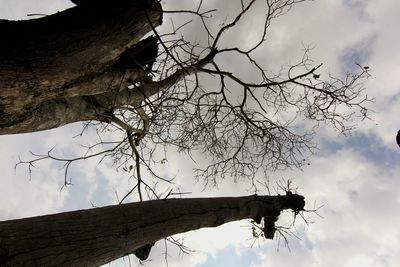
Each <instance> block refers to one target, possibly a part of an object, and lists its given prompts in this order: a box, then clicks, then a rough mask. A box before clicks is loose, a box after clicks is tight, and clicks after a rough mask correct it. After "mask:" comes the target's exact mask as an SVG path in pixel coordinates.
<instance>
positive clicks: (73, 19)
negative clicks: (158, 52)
mask: <svg viewBox="0 0 400 267" xmlns="http://www.w3.org/2000/svg"><path fill="white" fill-rule="evenodd" d="M79 2H82V3H83V4H82V5H81V6H77V7H74V8H71V9H68V10H66V11H63V12H60V13H57V14H54V15H51V16H47V17H44V18H41V19H34V20H28V21H6V20H0V31H1V33H2V41H1V42H0V134H12V133H22V132H32V131H38V130H44V129H49V128H53V127H58V126H61V125H64V124H67V123H71V122H74V121H83V120H88V119H94V118H96V117H94V115H93V114H97V113H96V110H94V109H93V106H91V105H88V103H87V101H86V100H87V98H79V97H82V96H93V95H101V94H109V93H110V92H114V94H115V92H119V91H120V88H126V86H125V85H126V81H125V80H123V78H124V77H125V76H126V73H124V70H121V69H120V68H118V67H117V66H115V64H114V63H115V61H116V60H117V59H118V58H119V57H120V55H121V54H122V53H123V52H124V51H125V50H126V49H127V47H131V46H132V45H133V44H135V43H137V42H138V41H139V40H140V39H141V38H142V37H143V36H144V35H145V34H147V33H149V32H150V31H151V30H152V27H151V24H152V25H153V26H158V25H160V24H161V22H162V9H161V5H160V3H159V2H158V1H157V0H119V1H115V0H102V1H95V2H91V3H90V1H85V0H80V1H79ZM85 2H88V3H89V4H84V3H85ZM148 18H149V19H148ZM149 20H150V21H149ZM134 75H138V74H137V73H136V74H134ZM125 94H126V93H125ZM96 108H99V107H96Z"/></svg>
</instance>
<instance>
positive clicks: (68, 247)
mask: <svg viewBox="0 0 400 267" xmlns="http://www.w3.org/2000/svg"><path fill="white" fill-rule="evenodd" d="M303 208H304V198H303V197H302V196H300V195H296V194H290V195H286V196H257V195H253V196H247V197H236V198H232V197H228V198H193V199H168V200H155V201H146V202H140V203H131V204H124V205H116V206H108V207H103V208H95V209H90V210H80V211H73V212H66V213H60V214H55V215H47V216H40V217H33V218H26V219H19V220H10V221H5V222H0V265H1V266H75V267H78V266H98V265H101V264H105V263H107V262H110V261H112V260H114V259H117V258H119V257H122V256H124V255H127V254H130V253H132V252H133V251H135V250H136V249H138V248H140V247H142V246H144V245H146V244H149V243H152V242H155V241H157V240H159V239H162V238H164V237H167V236H170V235H173V234H177V233H183V232H187V231H190V230H195V229H199V228H202V227H216V226H218V225H221V224H224V223H226V222H230V221H236V220H241V219H246V218H255V217H269V216H270V217H276V216H278V215H279V213H280V211H282V210H284V209H292V210H294V211H300V210H303Z"/></svg>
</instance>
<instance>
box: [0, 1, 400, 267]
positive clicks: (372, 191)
mask: <svg viewBox="0 0 400 267" xmlns="http://www.w3.org/2000/svg"><path fill="white" fill-rule="evenodd" d="M182 2H183V1H168V0H165V1H163V5H165V6H166V7H168V9H173V8H184V7H182V5H183V4H182ZM189 2H190V1H185V3H186V4H187V5H188V6H190V4H189ZM227 2H228V1H207V2H206V4H207V6H210V7H214V6H215V7H216V8H219V9H220V10H225V12H230V8H232V5H229V6H227V5H226V3H227ZM71 6H72V4H71V3H70V2H68V1H67V0H41V1H38V0H30V1H26V0H25V1H23V0H0V18H2V19H28V17H27V16H26V14H29V13H44V14H52V13H55V12H57V11H61V10H63V9H66V8H69V7H71ZM398 10H400V2H399V1H396V0H385V1H371V0H364V1H362V0H316V1H310V2H306V3H301V4H299V5H296V6H295V7H293V9H292V10H291V11H290V12H289V13H288V14H286V15H285V16H282V17H281V18H279V19H277V20H276V21H274V22H273V24H272V25H271V28H270V32H269V36H270V38H269V39H268V42H267V45H266V47H265V51H264V52H265V61H267V62H268V65H270V66H271V68H274V67H279V66H280V65H281V64H286V63H288V62H291V61H292V60H294V61H295V60H296V59H298V58H299V57H301V55H302V48H303V46H304V45H310V46H312V47H313V50H312V58H313V59H314V60H315V62H316V63H317V64H319V63H320V62H323V63H324V67H323V70H322V71H321V76H322V77H323V76H324V75H327V74H328V73H343V72H346V71H348V70H352V68H354V63H355V62H357V63H360V64H361V65H368V66H370V67H371V75H372V78H371V79H370V80H369V81H368V82H367V83H366V85H365V87H366V89H367V94H368V95H369V96H371V97H374V98H375V103H373V104H371V105H370V108H371V110H372V111H373V113H372V114H371V117H372V120H364V121H362V122H355V123H356V124H357V128H356V129H355V130H354V131H353V132H352V133H351V134H349V135H346V136H343V135H340V134H339V133H338V132H337V131H335V130H334V129H333V128H332V127H329V126H325V125H321V127H320V129H318V131H317V135H316V137H315V140H316V141H317V143H318V150H317V151H316V152H315V154H314V155H313V156H312V157H311V158H310V159H309V162H310V165H307V166H305V167H304V168H303V169H301V170H298V169H294V170H286V171H282V172H279V173H271V174H270V178H271V180H272V181H282V179H291V180H293V184H294V186H295V187H297V191H298V193H300V194H302V195H304V196H305V197H306V199H307V207H308V208H310V209H311V208H313V206H314V203H316V205H317V206H320V205H323V207H322V208H321V209H320V210H319V212H318V213H319V214H320V215H321V216H322V217H319V216H316V215H313V214H309V215H310V216H311V219H310V220H311V221H313V222H314V223H312V224H309V225H305V224H304V223H302V222H301V220H297V221H296V228H295V229H296V231H297V232H296V235H297V237H298V238H295V237H289V246H290V249H288V248H287V247H285V245H284V244H282V242H281V243H278V241H277V240H273V241H270V240H260V241H256V242H254V240H253V239H252V235H251V229H250V224H249V222H248V221H246V220H244V221H240V222H234V223H229V224H226V225H223V226H221V227H218V228H214V229H202V230H197V231H192V232H189V233H186V234H184V235H179V236H178V237H177V238H184V241H185V245H186V246H187V247H189V248H191V249H192V250H194V252H192V253H191V255H181V254H179V251H178V249H177V248H176V247H174V246H172V245H169V246H168V255H169V257H168V266H189V267H206V266H207V267H216V266H232V267H238V266H243V267H272V266H274V267H281V266H297V267H305V266H307V267H314V266H326V267H330V266H332V267H333V266H351V267H358V266H360V267H361V266H363V267H367V266H371V267H372V266H377V267H385V266H400V254H399V253H398V251H399V250H400V229H399V227H397V226H398V225H400V208H399V206H400V193H399V190H398V188H399V187H400V179H399V173H400V164H399V163H400V148H399V147H397V145H396V143H395V136H396V133H397V131H398V130H399V129H400V118H399V115H398V114H400V64H399V63H398V62H400V53H399V52H398V47H400V34H399V31H398V26H399V25H400V17H399V16H398ZM255 12H256V11H255ZM222 13H223V12H222ZM254 18H256V16H254ZM165 21H168V20H166V19H164V22H165ZM248 23H249V24H245V25H243V29H241V30H240V31H239V32H237V33H235V34H240V38H238V37H237V35H236V36H231V37H229V36H228V38H227V39H226V40H225V41H226V42H233V41H235V40H237V39H240V40H242V41H243V43H246V42H247V41H249V42H251V40H252V38H254V36H255V34H256V33H255V32H254V31H253V30H252V29H253V28H254V27H255V26H254V25H256V24H257V21H256V20H255V19H253V20H251V19H250V20H249V22H248ZM193 24H194V26H193V27H196V23H193ZM246 25H247V26H246ZM196 33H197V32H196V31H193V29H192V30H188V34H192V37H193V39H196V38H201V37H199V36H196ZM262 56H263V54H262V53H261V54H260V57H262ZM81 128H82V125H81V124H80V123H77V124H73V125H68V126H64V127H61V128H58V129H54V130H49V131H44V132H38V133H31V134H20V135H15V136H0V151H1V153H0V168H1V170H2V175H1V176H0V180H1V187H0V220H7V219H15V218H23V217H28V216H35V215H41V214H50V213H56V212H60V211H68V210H77V209H84V208H90V207H92V205H96V206H102V205H110V204H116V203H117V199H116V196H115V192H117V193H118V195H120V196H121V195H123V194H124V192H127V190H129V189H130V188H129V185H131V183H130V182H131V181H129V180H128V179H127V177H126V175H125V174H124V173H123V172H122V171H119V172H116V171H115V170H114V168H113V166H112V165H111V163H110V162H107V161H105V162H103V163H102V164H98V161H95V160H94V161H87V162H84V163H76V164H74V165H73V166H71V171H70V175H71V177H72V178H73V183H74V185H73V186H71V187H68V188H66V189H63V190H60V189H61V186H62V185H63V182H64V177H63V174H64V173H63V170H62V166H61V165H60V164H57V163H54V162H42V163H40V164H37V166H36V168H34V169H33V173H32V175H31V176H29V173H28V172H27V170H26V168H23V167H19V168H16V169H15V164H16V163H17V162H18V160H19V158H22V159H28V158H29V152H30V151H33V152H36V153H46V151H47V150H48V149H50V148H52V147H54V146H55V147H56V148H55V152H57V153H59V155H64V156H68V155H75V154H77V153H79V147H80V145H81V144H87V143H89V142H90V138H91V137H90V135H88V136H84V137H83V138H82V139H78V138H73V137H74V136H75V135H77V134H79V132H80V130H81ZM185 160H186V161H185ZM183 161H185V162H188V164H182V162H183ZM192 166H193V164H190V161H188V159H186V158H185V157H184V156H182V155H179V154H177V153H174V152H173V151H172V152H171V153H169V154H168V162H167V164H165V165H164V166H162V167H160V169H159V171H160V172H161V173H163V174H165V175H170V176H174V175H175V176H176V179H177V183H179V184H180V185H181V188H182V190H183V191H190V192H192V194H191V195H190V196H191V197H195V196H196V197H197V196H199V197H208V196H240V195H248V194H252V191H251V188H250V186H249V185H248V184H247V183H245V182H240V181H239V182H238V183H232V182H231V181H228V180H224V181H222V182H221V183H220V184H219V185H218V187H217V188H213V189H206V190H202V189H203V186H202V184H201V183H200V184H199V183H196V182H195V181H194V180H193V179H190V177H192V176H193V175H192ZM282 217H283V218H281V219H280V221H278V223H282V224H283V225H285V223H286V222H287V221H290V219H291V217H290V214H284V215H283V216H282ZM164 253H165V246H164V242H162V241H160V242H158V243H157V244H156V246H155V247H154V248H153V250H152V252H151V254H150V258H151V260H150V261H149V262H147V263H146V266H163V265H165V258H164ZM130 260H131V262H132V266H136V265H137V261H136V259H135V257H131V258H130ZM107 266H129V259H128V258H127V257H125V258H124V259H121V260H118V261H116V262H113V263H111V264H109V265H107Z"/></svg>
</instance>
